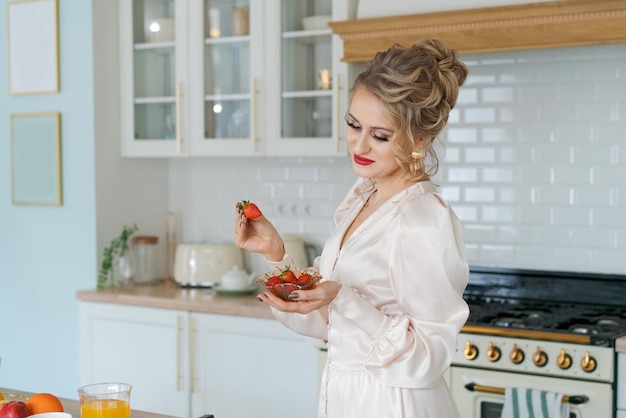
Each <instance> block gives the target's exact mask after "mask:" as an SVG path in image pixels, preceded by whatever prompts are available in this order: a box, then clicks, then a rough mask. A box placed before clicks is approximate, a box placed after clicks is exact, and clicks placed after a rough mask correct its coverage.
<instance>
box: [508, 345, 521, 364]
mask: <svg viewBox="0 0 626 418" xmlns="http://www.w3.org/2000/svg"><path fill="white" fill-rule="evenodd" d="M509 358H510V359H511V362H512V363H513V364H520V363H521V362H522V361H524V352H523V351H522V350H520V349H519V348H517V344H513V348H512V349H511V354H509Z"/></svg>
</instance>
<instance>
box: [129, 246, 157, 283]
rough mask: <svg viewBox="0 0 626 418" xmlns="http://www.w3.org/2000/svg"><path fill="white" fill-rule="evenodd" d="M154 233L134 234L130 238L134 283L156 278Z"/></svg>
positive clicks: (146, 281)
mask: <svg viewBox="0 0 626 418" xmlns="http://www.w3.org/2000/svg"><path fill="white" fill-rule="evenodd" d="M158 242H159V237H157V236H154V235H135V236H133V237H132V238H131V243H132V257H133V267H134V268H133V270H134V274H133V281H134V282H135V283H136V284H141V283H149V282H151V281H153V280H156V279H157V273H156V263H157V243H158Z"/></svg>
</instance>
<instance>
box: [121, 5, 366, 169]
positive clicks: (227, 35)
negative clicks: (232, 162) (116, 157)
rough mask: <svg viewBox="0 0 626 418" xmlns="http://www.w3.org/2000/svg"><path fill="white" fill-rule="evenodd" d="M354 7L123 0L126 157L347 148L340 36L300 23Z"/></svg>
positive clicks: (342, 15) (339, 16)
mask: <svg viewBox="0 0 626 418" xmlns="http://www.w3.org/2000/svg"><path fill="white" fill-rule="evenodd" d="M354 8H355V7H354V1H353V0H341V1H331V0H255V1H250V0H119V20H120V24H119V26H120V31H119V37H120V38H119V39H120V41H119V47H120V86H121V92H120V100H121V103H120V112H121V113H120V121H121V138H122V154H123V155H124V156H131V157H175V156H263V155H270V156H333V155H344V154H345V152H346V145H345V141H344V134H343V132H345V127H344V123H343V114H344V112H345V109H346V103H347V96H348V92H347V89H348V88H349V80H348V65H347V64H346V63H342V62H340V58H341V56H342V48H343V46H342V42H341V40H340V39H339V38H338V37H337V36H335V35H332V33H331V30H330V28H328V27H327V26H326V25H325V24H322V25H320V26H318V27H313V28H307V30H305V29H304V26H303V20H304V19H305V18H307V17H310V16H320V15H331V16H332V20H345V19H348V18H350V17H351V16H352V15H353V14H354ZM157 28H159V29H160V30H159V31H156V29H157ZM321 73H324V76H325V77H326V76H327V77H328V78H329V82H322V81H320V77H319V75H320V74H321Z"/></svg>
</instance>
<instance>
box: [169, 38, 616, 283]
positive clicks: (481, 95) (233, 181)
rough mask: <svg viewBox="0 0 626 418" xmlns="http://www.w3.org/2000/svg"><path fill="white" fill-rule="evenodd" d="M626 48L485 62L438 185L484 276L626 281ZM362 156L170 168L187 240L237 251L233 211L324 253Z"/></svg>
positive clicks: (516, 55) (475, 72) (471, 80)
mask: <svg viewBox="0 0 626 418" xmlns="http://www.w3.org/2000/svg"><path fill="white" fill-rule="evenodd" d="M624 57H626V44H617V45H604V46H594V47H576V48H562V49H546V50H535V51H517V52H502V53H492V54H472V55H468V56H463V57H462V58H463V59H464V60H465V62H466V63H467V64H468V67H469V69H470V75H469V77H468V79H467V82H466V84H465V86H463V87H462V89H461V93H460V95H459V99H458V101H457V105H456V107H455V109H453V111H452V113H451V114H450V117H449V119H448V128H447V129H446V130H445V131H444V132H443V133H442V134H441V135H440V138H441V139H442V140H443V142H444V144H445V154H444V153H443V152H442V153H440V157H441V158H440V161H441V166H440V171H439V173H438V174H437V176H436V177H435V178H434V181H435V182H436V183H438V184H440V185H441V189H440V192H441V194H442V195H443V196H444V198H446V199H447V200H448V201H449V202H450V203H451V204H452V206H453V208H454V210H455V212H456V213H457V215H458V216H459V219H461V221H462V222H463V224H464V232H465V240H466V253H467V256H468V260H469V261H470V263H471V264H473V265H483V266H496V267H505V268H532V269H549V270H566V271H589V272H604V273H618V274H626V257H624V254H625V251H626V59H624ZM354 180H355V177H354V174H353V173H352V168H351V162H350V160H349V158H348V157H347V156H346V157H339V158H308V157H304V156H303V157H301V158H275V157H272V158H210V159H206V158H186V159H174V160H172V161H171V162H170V184H169V199H170V207H171V210H173V211H174V212H175V213H176V214H177V216H178V219H179V229H180V231H179V234H180V236H181V240H191V241H202V240H232V223H233V213H234V212H233V205H234V203H235V202H236V201H237V200H239V199H251V200H254V201H256V202H258V203H259V204H260V206H261V208H262V210H263V212H264V213H265V214H266V216H268V217H269V218H270V219H271V220H272V221H273V222H274V223H275V225H276V227H277V228H278V229H279V231H281V232H282V233H296V234H300V235H302V236H303V238H305V239H306V240H307V241H310V242H312V243H315V244H316V245H318V246H321V245H323V243H324V241H325V239H326V237H327V236H328V234H329V233H330V231H331V229H332V227H333V213H334V211H335V208H336V206H337V205H338V204H339V202H340V201H341V200H342V199H343V197H344V196H345V193H346V192H347V190H348V189H349V188H350V187H351V186H352V184H353V183H354Z"/></svg>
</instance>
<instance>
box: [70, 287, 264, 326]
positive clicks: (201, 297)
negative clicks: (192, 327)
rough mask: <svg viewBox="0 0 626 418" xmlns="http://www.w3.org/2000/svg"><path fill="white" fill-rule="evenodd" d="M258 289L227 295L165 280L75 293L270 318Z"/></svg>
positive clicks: (93, 298)
mask: <svg viewBox="0 0 626 418" xmlns="http://www.w3.org/2000/svg"><path fill="white" fill-rule="evenodd" d="M258 293H260V290H259V292H253V293H250V294H245V295H231V294H228V295H227V294H219V293H217V292H216V291H215V290H212V289H199V288H198V289H190V288H181V287H180V286H178V285H176V284H175V283H172V282H165V283H159V284H154V285H136V286H133V287H130V288H127V289H103V290H80V291H78V292H76V297H77V298H78V299H79V300H83V301H90V302H103V303H119V304H124V305H136V306H147V307H152V308H164V309H180V310H185V311H195V312H207V313H217V314H226V315H238V316H249V317H256V318H274V316H273V315H272V312H271V310H270V308H269V306H267V305H266V304H265V303H263V302H259V301H258V300H257V299H256V295H257V294H258Z"/></svg>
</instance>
